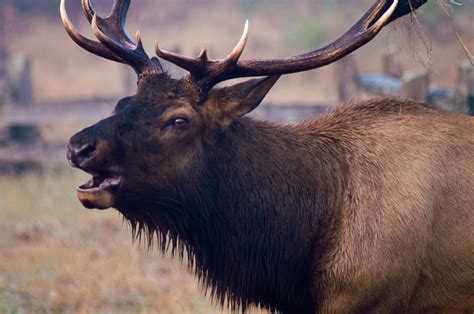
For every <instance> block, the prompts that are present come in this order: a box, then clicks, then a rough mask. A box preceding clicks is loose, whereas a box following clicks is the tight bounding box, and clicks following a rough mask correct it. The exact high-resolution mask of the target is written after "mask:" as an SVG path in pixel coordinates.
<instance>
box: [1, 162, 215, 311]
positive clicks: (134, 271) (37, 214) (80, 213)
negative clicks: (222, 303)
mask: <svg viewBox="0 0 474 314" xmlns="http://www.w3.org/2000/svg"><path fill="white" fill-rule="evenodd" d="M84 180H85V176H83V175H81V174H80V173H78V171H72V170H61V171H51V172H45V173H44V174H38V173H30V174H26V175H21V176H19V177H10V176H1V177H0V313H43V312H47V313H56V312H66V313H67V312H74V313H137V312H140V313H141V312H144V313H146V312H159V313H214V312H216V313H220V312H221V310H220V309H219V308H218V307H214V306H212V304H211V302H210V301H209V300H207V299H206V298H205V297H204V295H203V293H202V291H201V289H200V287H199V285H198V284H197V281H196V280H195V279H194V278H193V276H192V275H191V274H190V273H189V271H188V270H187V268H186V267H185V265H180V263H179V262H178V261H177V260H176V259H172V258H171V257H170V256H162V255H161V254H159V253H157V250H155V249H152V250H150V251H149V250H147V249H146V248H145V247H144V245H140V244H139V243H135V244H132V240H131V233H130V229H129V228H128V226H127V224H126V223H123V222H122V218H121V217H120V215H119V214H118V212H116V211H115V210H108V211H89V210H86V209H84V208H82V206H81V205H80V203H79V202H78V201H77V200H76V196H75V186H76V185H77V184H79V183H80V182H82V181H84Z"/></svg>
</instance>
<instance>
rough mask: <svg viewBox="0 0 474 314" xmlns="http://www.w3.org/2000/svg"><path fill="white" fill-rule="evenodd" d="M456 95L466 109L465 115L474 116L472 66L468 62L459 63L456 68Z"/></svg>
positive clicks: (473, 76)
mask: <svg viewBox="0 0 474 314" xmlns="http://www.w3.org/2000/svg"><path fill="white" fill-rule="evenodd" d="M456 94H457V95H458V96H459V98H460V99H461V101H462V102H463V107H464V108H467V113H468V114H469V115H471V116H474V65H472V64H471V61H470V60H465V61H463V62H461V63H460V64H459V66H458V77H457V82H456Z"/></svg>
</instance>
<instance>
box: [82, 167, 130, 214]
mask: <svg viewBox="0 0 474 314" xmlns="http://www.w3.org/2000/svg"><path fill="white" fill-rule="evenodd" d="M121 183H122V177H121V176H119V175H104V174H102V175H93V176H92V178H91V179H90V180H89V181H87V182H86V183H84V184H83V185H81V186H79V187H78V188H77V196H78V198H79V200H80V201H81V203H82V204H83V205H84V206H85V207H87V208H97V209H106V208H109V207H112V206H113V205H114V203H115V197H114V192H115V191H117V190H118V189H119V187H120V184H121Z"/></svg>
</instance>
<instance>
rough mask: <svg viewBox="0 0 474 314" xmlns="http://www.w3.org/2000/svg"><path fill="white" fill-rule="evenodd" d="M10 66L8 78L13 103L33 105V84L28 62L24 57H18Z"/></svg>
mask: <svg viewBox="0 0 474 314" xmlns="http://www.w3.org/2000/svg"><path fill="white" fill-rule="evenodd" d="M10 66H11V69H10V74H9V77H10V84H11V98H12V101H13V103H15V104H19V105H22V106H31V105H32V104H33V83H32V80H31V66H30V60H29V59H28V58H27V57H26V56H24V55H19V56H17V57H15V58H14V59H13V60H12V62H11V64H10Z"/></svg>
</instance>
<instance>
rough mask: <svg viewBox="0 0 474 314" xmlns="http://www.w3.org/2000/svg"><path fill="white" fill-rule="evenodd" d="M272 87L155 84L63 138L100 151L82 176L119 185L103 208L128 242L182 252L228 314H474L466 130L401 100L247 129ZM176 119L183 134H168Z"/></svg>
mask: <svg viewBox="0 0 474 314" xmlns="http://www.w3.org/2000/svg"><path fill="white" fill-rule="evenodd" d="M266 80H268V79H263V80H252V81H249V82H246V83H242V84H240V85H235V86H233V87H230V88H227V89H220V90H214V91H211V93H210V94H209V96H206V97H204V98H202V97H201V95H199V93H198V92H197V91H196V90H195V89H194V88H193V86H192V85H190V84H189V83H187V82H185V81H174V80H171V79H169V78H168V77H165V76H163V75H160V76H157V77H150V78H148V79H146V80H144V81H142V82H141V83H140V85H139V90H138V93H137V95H135V96H133V97H129V98H126V99H124V100H122V101H121V102H120V103H119V104H118V105H117V109H116V112H115V114H114V115H113V116H112V117H110V118H108V119H105V120H103V121H100V122H99V123H98V124H96V125H95V126H93V127H91V128H88V129H85V130H83V131H81V132H80V133H78V134H77V135H75V136H74V137H73V138H72V139H71V145H78V143H81V144H82V143H84V142H87V141H91V140H94V141H95V142H97V147H98V148H97V150H96V152H95V153H94V155H93V156H92V157H91V158H90V159H87V160H86V161H85V164H80V166H79V167H81V168H82V169H84V170H86V171H88V172H91V173H98V172H99V173H112V172H116V173H120V174H121V176H122V178H123V183H122V185H121V187H120V189H119V190H118V191H112V192H110V193H111V195H113V196H112V199H113V203H111V204H110V205H108V206H113V207H116V208H117V209H118V210H119V211H120V212H121V213H122V214H123V215H124V217H125V218H126V219H127V220H129V221H130V223H131V225H132V227H133V230H134V233H135V235H145V236H147V237H148V239H149V241H150V243H151V241H152V239H153V238H154V237H155V236H156V237H157V238H158V240H159V241H158V244H159V246H160V247H161V249H163V250H166V249H167V248H169V247H170V248H171V249H172V250H173V251H175V250H177V252H178V253H179V255H181V256H183V252H184V251H187V252H188V254H187V256H188V261H189V264H190V267H192V268H193V269H194V270H195V272H196V274H197V276H198V277H199V279H200V280H201V281H202V282H203V283H204V284H205V286H207V287H209V289H210V291H209V292H210V295H211V296H212V297H215V298H217V300H220V302H222V303H223V302H224V300H225V299H228V300H229V304H230V306H231V307H232V308H233V309H236V308H238V307H241V308H243V309H245V308H247V307H248V306H249V305H250V304H256V305H259V306H262V307H264V308H267V309H271V310H277V311H281V312H285V313H314V312H321V313H369V312H377V313H389V312H391V313H400V312H408V313H414V312H419V313H421V312H443V311H450V310H452V311H454V312H456V311H458V312H462V311H468V310H472V309H473V308H474V296H473V291H474V263H473V254H472V248H473V236H472V232H471V231H470V230H472V225H473V223H474V222H473V219H472V209H473V208H472V206H473V205H472V204H473V203H474V193H472V189H473V184H474V160H473V156H474V136H473V133H474V120H473V119H472V118H469V117H464V116H458V115H452V114H447V113H442V112H440V111H436V110H433V109H430V108H427V107H425V106H424V105H422V104H417V103H413V102H408V101H401V100H397V99H379V100H371V101H366V102H362V103H358V104H351V105H348V106H344V107H341V108H339V109H336V110H335V111H334V112H331V113H328V114H326V115H324V116H321V117H318V118H316V119H314V120H311V121H307V122H304V123H301V124H297V125H289V126H280V125H275V124H272V123H268V122H264V121H257V120H253V119H250V118H246V117H241V115H243V114H245V113H246V112H248V111H250V110H252V109H253V108H254V107H255V106H256V105H258V103H259V102H260V100H261V99H262V98H263V96H264V94H265V93H266V91H268V89H269V88H270V87H271V85H273V82H271V84H270V85H269V84H267V83H266V82H268V81H266ZM173 115H181V116H183V115H184V116H186V117H188V119H189V125H188V129H186V130H181V129H169V128H167V127H166V125H167V124H166V122H163V121H167V120H168V119H169V118H170V117H173ZM100 143H102V144H101V145H99V144H100ZM85 204H86V203H85ZM86 205H87V204H86ZM89 205H90V204H89ZM93 206H94V205H92V206H91V207H93ZM104 207H107V206H104Z"/></svg>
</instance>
